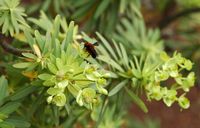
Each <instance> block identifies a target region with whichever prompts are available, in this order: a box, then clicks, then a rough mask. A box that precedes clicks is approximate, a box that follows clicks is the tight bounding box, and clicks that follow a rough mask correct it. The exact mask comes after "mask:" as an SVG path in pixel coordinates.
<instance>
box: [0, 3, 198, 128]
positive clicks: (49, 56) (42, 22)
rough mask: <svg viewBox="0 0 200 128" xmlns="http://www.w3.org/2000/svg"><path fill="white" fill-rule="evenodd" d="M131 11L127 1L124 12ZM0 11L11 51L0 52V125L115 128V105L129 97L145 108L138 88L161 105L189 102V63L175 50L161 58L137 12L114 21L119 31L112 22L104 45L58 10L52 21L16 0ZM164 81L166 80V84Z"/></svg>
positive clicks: (159, 45)
mask: <svg viewBox="0 0 200 128" xmlns="http://www.w3.org/2000/svg"><path fill="white" fill-rule="evenodd" d="M71 2H72V3H73V2H74V1H71ZM79 4H80V5H82V4H83V5H84V3H82V4H81V3H79ZM107 4H108V5H109V4H111V5H112V3H109V2H108V3H107ZM59 5H60V4H59ZM125 5H127V6H128V4H127V3H126V4H125ZM131 5H132V4H131ZM57 6H58V5H57ZM57 6H56V7H57ZM101 6H103V5H102V4H101ZM75 8H76V7H75ZM57 9H58V8H57ZM123 9H125V8H123ZM123 9H122V10H121V11H120V12H121V13H122V12H123V13H125V12H124V11H123ZM134 9H137V8H136V7H135V6H133V5H132V6H131V11H130V10H129V11H130V12H132V11H133V10H134ZM57 11H58V10H57ZM137 11H139V10H137ZM97 12H98V13H95V17H96V18H97V19H98V17H99V13H100V11H99V10H98V9H97ZM102 12H103V11H102ZM76 13H78V12H76ZM76 13H75V14H76ZM75 14H74V15H75ZM133 14H134V13H133ZM0 15H1V17H0V25H1V41H2V42H1V45H2V48H3V49H4V50H6V51H8V52H10V53H14V54H15V53H17V54H15V55H18V56H19V57H14V56H13V55H9V54H8V55H7V54H6V56H4V57H3V56H2V57H1V58H3V61H1V62H0V64H1V66H2V67H4V68H5V73H3V75H2V76H1V78H0V127H3V128H6V127H19V128H22V127H45V128H46V127H49V128H50V127H72V126H75V125H77V124H78V123H82V124H83V125H84V122H95V123H91V125H92V127H93V126H96V127H98V126H99V127H109V126H110V127H121V126H122V125H123V124H124V122H123V121H122V117H123V116H122V115H124V112H122V113H120V110H122V109H123V108H124V107H126V106H122V104H124V103H126V102H129V103H132V102H131V100H130V99H132V100H133V101H134V102H135V104H137V105H138V106H139V107H140V108H141V109H142V110H143V111H144V112H147V111H148V109H147V107H146V106H145V104H144V103H143V101H142V100H141V99H140V95H141V94H142V93H140V92H143V93H144V94H146V96H147V99H148V100H152V99H155V100H163V102H164V103H165V104H166V105H167V106H171V105H172V104H173V103H174V102H175V101H177V102H178V104H179V105H180V107H181V108H182V109H187V108H188V107H189V106H190V103H189V100H188V99H187V98H186V96H185V95H186V93H187V92H188V91H189V90H190V88H191V87H192V86H193V85H194V81H195V74H194V73H193V72H190V71H191V69H192V65H193V63H192V62H191V61H190V60H188V59H186V58H184V57H183V56H182V55H181V54H180V53H177V52H175V53H174V54H173V56H172V57H170V56H169V55H167V53H166V52H164V50H163V47H164V46H163V41H162V40H160V33H159V31H158V30H152V29H150V30H146V29H145V25H144V24H143V19H142V18H141V14H140V13H139V12H137V15H139V17H140V18H138V17H136V16H135V15H133V16H135V17H136V18H135V20H133V21H131V22H129V21H128V20H125V19H123V20H122V24H123V25H124V26H125V28H126V29H123V27H117V31H118V32H113V34H112V36H111V35H110V36H111V37H110V38H114V40H112V42H111V41H107V40H106V38H105V37H103V36H102V35H101V34H100V33H98V32H97V33H96V36H95V38H92V37H90V36H88V35H87V34H85V33H84V32H81V31H80V30H78V25H75V23H74V22H73V21H71V22H70V23H69V24H68V23H67V21H66V18H65V17H63V16H60V15H57V16H56V17H55V18H54V20H53V19H52V18H50V16H49V17H48V16H47V15H46V14H45V13H44V12H43V11H41V12H40V18H28V19H25V17H26V13H25V12H24V9H23V8H22V7H20V5H19V0H0ZM67 18H68V17H67ZM132 22H133V23H132ZM135 22H136V23H138V24H137V25H139V26H136V25H134V23H135ZM88 23H89V22H88ZM119 25H120V24H119ZM133 26H135V27H137V28H135V27H133ZM110 31H111V30H110ZM91 33H92V32H91ZM105 33H106V32H105ZM124 33H125V34H124ZM93 35H95V34H94V33H93ZM132 35H133V37H132ZM138 35H140V36H138ZM107 38H109V37H107ZM132 38H133V39H136V41H134V40H132ZM115 40H116V41H115ZM8 41H11V42H8ZM96 41H98V43H99V46H96V50H97V51H98V56H97V58H93V57H92V56H91V55H90V53H89V52H88V51H87V50H86V49H85V47H84V43H85V42H90V43H91V44H92V43H94V42H96ZM118 41H121V42H122V43H118ZM148 41H150V43H148ZM140 42H142V43H140ZM10 43H14V44H15V45H16V47H19V48H20V50H19V49H17V48H15V47H14V46H11V45H10ZM129 51H130V52H129ZM183 70H187V71H188V72H189V74H188V75H186V76H185V72H183ZM13 75H14V76H13ZM171 79H173V80H174V83H173V84H172V85H171V86H168V85H169V84H168V83H167V82H166V81H167V80H171ZM178 90H182V91H183V93H182V94H180V93H179V92H178ZM107 108H108V109H107ZM109 110H111V111H109ZM117 111H119V113H118V112H117ZM104 114H105V116H106V117H105V116H104ZM112 115H113V116H112ZM114 115H118V117H119V118H114ZM86 117H92V118H86ZM112 117H113V118H112ZM106 120H111V121H113V122H112V123H110V122H108V121H106ZM115 121H116V122H115ZM109 123H110V124H109Z"/></svg>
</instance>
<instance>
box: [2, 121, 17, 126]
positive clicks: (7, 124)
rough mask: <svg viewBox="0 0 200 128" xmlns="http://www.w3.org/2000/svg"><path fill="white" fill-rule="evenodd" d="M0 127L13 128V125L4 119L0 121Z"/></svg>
mask: <svg viewBox="0 0 200 128" xmlns="http://www.w3.org/2000/svg"><path fill="white" fill-rule="evenodd" d="M0 128H15V126H14V125H13V124H11V123H8V122H5V121H4V122H1V123H0Z"/></svg>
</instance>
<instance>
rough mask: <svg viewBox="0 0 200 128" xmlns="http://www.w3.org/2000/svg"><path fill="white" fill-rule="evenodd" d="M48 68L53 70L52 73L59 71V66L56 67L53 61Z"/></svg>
mask: <svg viewBox="0 0 200 128" xmlns="http://www.w3.org/2000/svg"><path fill="white" fill-rule="evenodd" d="M48 68H49V71H50V72H51V73H53V74H56V73H57V71H58V70H57V68H56V66H55V65H54V64H52V63H49V64H48Z"/></svg>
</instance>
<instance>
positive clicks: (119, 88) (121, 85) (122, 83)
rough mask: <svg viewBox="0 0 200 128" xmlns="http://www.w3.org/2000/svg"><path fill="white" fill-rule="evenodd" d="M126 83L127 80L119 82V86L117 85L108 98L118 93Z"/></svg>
mask: <svg viewBox="0 0 200 128" xmlns="http://www.w3.org/2000/svg"><path fill="white" fill-rule="evenodd" d="M127 83H128V80H127V79H125V80H123V81H122V82H120V83H119V84H117V85H116V86H115V87H114V88H113V89H112V90H111V91H110V92H109V93H108V96H113V95H115V94H116V93H118V92H119V91H120V90H121V89H122V88H123V87H124V86H125V85H126V84H127Z"/></svg>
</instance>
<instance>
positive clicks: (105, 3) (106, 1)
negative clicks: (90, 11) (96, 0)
mask: <svg viewBox="0 0 200 128" xmlns="http://www.w3.org/2000/svg"><path fill="white" fill-rule="evenodd" d="M110 2H111V1H110V0H101V3H100V5H98V7H97V10H96V12H95V14H94V18H95V19H97V18H98V17H99V16H100V15H101V14H102V13H103V12H104V11H105V9H106V8H108V5H109V3H110Z"/></svg>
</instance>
